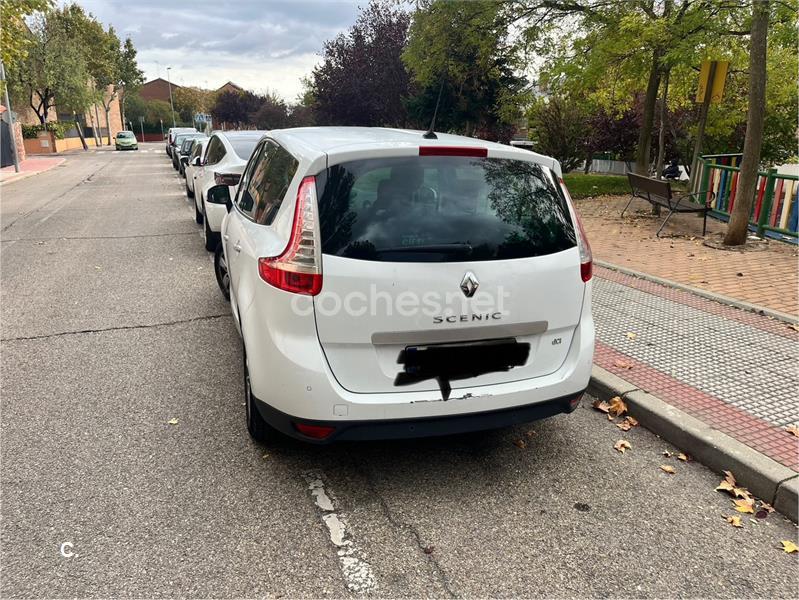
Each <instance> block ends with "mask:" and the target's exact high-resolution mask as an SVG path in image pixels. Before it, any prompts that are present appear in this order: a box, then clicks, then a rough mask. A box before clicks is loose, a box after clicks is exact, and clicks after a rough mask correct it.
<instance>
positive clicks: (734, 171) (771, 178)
mask: <svg viewBox="0 0 799 600" xmlns="http://www.w3.org/2000/svg"><path fill="white" fill-rule="evenodd" d="M740 162H741V155H740V154H716V155H708V156H703V157H702V160H701V162H700V169H701V172H700V174H699V177H697V178H696V181H698V182H700V184H699V186H698V189H700V190H708V191H712V192H714V193H715V195H716V196H715V199H714V200H713V202H712V203H711V205H712V206H713V211H712V212H711V215H712V216H714V217H716V218H719V219H721V220H724V221H726V220H728V219H729V217H730V213H731V212H732V210H733V206H734V205H735V190H736V188H737V185H738V176H739V174H740V170H741V169H740V166H739V165H740ZM797 221H799V176H796V175H786V174H782V173H777V169H769V170H768V171H760V173H759V177H758V181H757V191H756V192H755V202H754V206H753V207H752V214H751V216H750V228H751V229H752V230H753V231H756V232H757V235H759V236H760V237H764V236H766V237H770V238H775V239H780V240H783V241H788V242H793V243H797V242H799V237H797V236H798V234H797V230H799V223H797Z"/></svg>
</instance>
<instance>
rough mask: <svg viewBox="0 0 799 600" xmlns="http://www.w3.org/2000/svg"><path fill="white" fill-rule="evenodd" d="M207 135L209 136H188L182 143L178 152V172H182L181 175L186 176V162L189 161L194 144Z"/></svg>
mask: <svg viewBox="0 0 799 600" xmlns="http://www.w3.org/2000/svg"><path fill="white" fill-rule="evenodd" d="M205 137H207V136H206V135H203V136H202V137H187V138H186V139H184V140H183V143H182V144H181V145H180V151H179V152H178V173H180V176H181V177H185V176H186V164H187V163H188V162H189V155H190V154H191V151H192V149H193V148H194V144H195V143H197V142H198V141H199V140H201V139H204V138H205Z"/></svg>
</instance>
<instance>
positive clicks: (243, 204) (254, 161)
mask: <svg viewBox="0 0 799 600" xmlns="http://www.w3.org/2000/svg"><path fill="white" fill-rule="evenodd" d="M265 147H266V144H265V143H262V144H258V146H256V148H255V150H253V153H252V156H251V157H250V160H249V162H248V163H247V168H246V169H244V174H243V175H242V176H241V181H240V182H239V192H238V197H237V198H236V205H237V206H238V208H239V210H240V211H241V212H242V213H243V214H244V216H246V217H247V218H248V219H252V210H253V206H255V202H254V201H253V197H252V194H251V193H250V182H251V181H252V174H253V171H255V169H256V168H257V166H258V164H259V163H260V162H261V158H262V155H263V152H264V148H265Z"/></svg>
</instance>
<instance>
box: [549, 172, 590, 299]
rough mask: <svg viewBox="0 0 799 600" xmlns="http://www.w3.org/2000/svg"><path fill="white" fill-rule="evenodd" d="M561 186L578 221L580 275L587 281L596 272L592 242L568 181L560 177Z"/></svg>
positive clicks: (573, 216) (573, 215)
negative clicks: (569, 188) (590, 242)
mask: <svg viewBox="0 0 799 600" xmlns="http://www.w3.org/2000/svg"><path fill="white" fill-rule="evenodd" d="M558 181H560V188H561V189H562V190H563V195H564V196H566V201H567V202H568V203H569V210H570V211H571V213H572V220H573V221H574V222H575V223H577V231H576V233H577V249H578V250H579V251H580V277H581V278H582V280H583V281H584V282H586V283H588V282H589V281H590V280H591V277H592V276H593V274H594V263H593V256H592V255H591V244H589V243H588V236H587V235H585V228H583V222H582V220H581V219H580V215H579V213H578V212H577V208H576V207H575V206H574V201H573V200H572V196H571V194H570V193H569V190H568V188H567V187H566V183H565V182H564V181H563V179H562V178H560V179H559V180H558Z"/></svg>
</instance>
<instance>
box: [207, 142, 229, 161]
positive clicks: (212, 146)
mask: <svg viewBox="0 0 799 600" xmlns="http://www.w3.org/2000/svg"><path fill="white" fill-rule="evenodd" d="M224 157H225V145H224V144H223V143H222V140H220V139H219V138H218V137H213V138H211V141H210V142H208V150H207V151H206V153H205V163H206V164H209V165H215V164H216V163H218V162H219V161H220V160H222V159H223V158H224Z"/></svg>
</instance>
